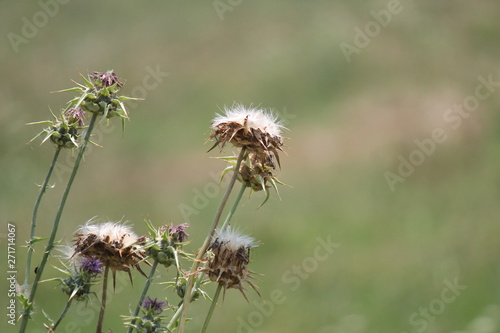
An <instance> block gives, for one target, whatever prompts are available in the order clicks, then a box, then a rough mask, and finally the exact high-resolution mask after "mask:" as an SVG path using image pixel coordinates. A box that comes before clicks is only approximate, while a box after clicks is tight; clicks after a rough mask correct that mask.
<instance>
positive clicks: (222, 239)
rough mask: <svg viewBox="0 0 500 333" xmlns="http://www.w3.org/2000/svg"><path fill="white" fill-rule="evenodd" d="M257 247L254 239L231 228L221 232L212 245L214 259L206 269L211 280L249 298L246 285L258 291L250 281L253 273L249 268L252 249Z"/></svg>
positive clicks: (211, 259)
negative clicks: (236, 290)
mask: <svg viewBox="0 0 500 333" xmlns="http://www.w3.org/2000/svg"><path fill="white" fill-rule="evenodd" d="M256 246H257V244H256V243H255V241H254V239H253V238H252V237H249V236H245V235H241V234H240V233H239V232H237V231H234V230H231V229H230V228H227V229H225V230H224V231H221V232H219V233H218V234H217V235H216V238H215V240H214V241H213V242H212V244H211V245H210V250H211V251H212V253H213V257H212V258H210V260H209V262H208V265H207V267H206V268H205V270H206V272H207V273H208V276H209V278H210V280H212V281H214V282H217V283H219V284H220V285H222V287H224V290H226V289H229V288H235V289H238V290H239V291H241V293H242V294H243V296H244V297H245V299H246V298H247V297H246V295H245V292H244V290H245V287H244V285H243V284H244V283H247V284H249V285H250V286H251V287H252V288H253V289H254V290H255V291H257V287H256V286H255V285H254V284H253V283H252V281H251V280H250V279H251V278H252V273H253V272H252V271H251V270H249V269H248V268H247V265H248V264H249V263H250V249H251V248H253V247H256ZM257 293H258V291H257ZM247 300H248V299H247Z"/></svg>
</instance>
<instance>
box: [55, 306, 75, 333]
mask: <svg viewBox="0 0 500 333" xmlns="http://www.w3.org/2000/svg"><path fill="white" fill-rule="evenodd" d="M71 302H73V298H70V299H68V302H66V305H65V306H64V309H63V311H62V312H61V315H60V316H59V319H57V321H56V322H55V324H54V325H52V327H51V328H50V330H49V332H55V331H56V328H57V326H59V324H60V323H61V321H62V320H63V318H64V316H65V315H66V312H68V310H69V307H70V306H71Z"/></svg>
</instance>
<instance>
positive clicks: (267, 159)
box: [178, 104, 284, 333]
mask: <svg viewBox="0 0 500 333" xmlns="http://www.w3.org/2000/svg"><path fill="white" fill-rule="evenodd" d="M282 129H284V127H283V126H282V125H281V123H280V122H278V121H277V119H276V117H275V116H274V115H273V114H271V113H269V112H265V111H264V110H261V109H257V108H245V107H244V106H243V105H240V104H236V105H235V106H234V107H233V108H230V109H227V108H226V109H225V113H224V114H223V115H221V114H218V115H217V116H216V117H215V119H214V120H213V122H212V134H211V135H210V139H213V140H215V143H214V145H213V146H212V147H211V148H210V149H209V151H210V150H212V149H214V148H215V147H217V146H219V145H220V147H221V149H222V148H224V146H225V145H226V144H227V143H231V144H232V145H233V146H234V147H236V148H239V149H240V152H239V154H238V157H237V158H236V159H235V162H234V164H233V166H232V171H233V175H232V177H231V180H230V182H229V185H228V187H227V189H226V192H225V194H224V197H223V198H222V201H221V203H220V205H219V208H218V210H217V212H216V214H215V217H214V220H213V222H212V226H211V228H210V230H209V232H208V235H207V237H206V238H205V241H204V243H203V245H202V247H201V248H200V249H199V250H198V254H197V256H196V260H195V261H194V263H193V265H192V267H191V271H190V273H189V279H188V282H187V286H186V295H185V296H184V302H183V310H182V315H181V318H180V322H179V329H178V332H179V333H183V332H184V330H185V326H186V321H187V314H188V310H189V304H190V302H191V299H192V293H193V286H194V285H195V283H196V282H197V281H200V280H201V279H203V272H204V271H205V269H201V270H200V269H199V266H200V263H202V262H204V258H205V255H206V252H207V250H209V248H211V249H220V244H217V243H214V242H213V237H214V234H215V232H216V229H217V227H218V225H219V221H220V217H221V215H222V212H223V210H224V207H225V205H226V203H227V200H228V198H229V195H230V194H231V191H232V190H233V187H234V184H235V181H236V179H240V181H241V182H242V187H241V189H240V192H239V193H238V195H237V197H236V200H235V202H234V204H233V206H232V207H231V209H230V211H229V214H228V216H227V218H226V220H225V222H224V224H223V226H222V228H221V229H220V231H219V232H220V233H223V232H224V231H225V230H226V228H227V227H228V226H229V225H230V221H231V219H232V217H233V215H234V212H235V210H236V207H237V206H238V204H239V202H240V199H241V197H242V195H243V192H244V191H245V189H246V188H247V187H251V188H252V189H253V188H254V187H255V188H259V189H261V188H262V189H267V182H268V181H270V182H274V180H275V177H274V175H273V173H272V170H274V169H275V166H274V162H273V158H276V161H277V163H278V165H279V164H280V160H279V155H278V153H279V152H280V151H283V149H282V147H283V137H282V136H281V130H282ZM245 160H248V164H247V166H246V167H245V164H243V161H245ZM252 161H253V162H254V163H255V162H257V163H260V166H257V165H255V164H251V163H252ZM242 167H243V168H242ZM227 171H228V170H227V169H226V170H225V172H227ZM242 171H243V172H242ZM223 175H224V173H223ZM259 177H260V178H259ZM255 184H258V186H254V185H255ZM266 193H267V197H268V195H269V192H268V191H267V190H266ZM267 197H266V199H265V201H267ZM212 263H213V262H212ZM209 266H210V265H209ZM211 272H212V271H211ZM212 275H213V274H212ZM221 277H222V275H221ZM212 278H213V276H212ZM246 280H248V279H246ZM248 281H249V280H248ZM228 285H230V284H226V288H228ZM234 285H235V286H236V285H239V286H241V284H234ZM252 286H254V285H253V284H252ZM221 287H222V286H221V284H219V287H218V288H217V291H216V294H215V296H214V299H213V301H212V302H213V304H212V307H211V309H210V312H209V314H208V316H207V320H206V321H205V325H204V328H203V329H202V331H205V330H206V327H207V326H208V323H209V321H210V318H211V314H212V312H213V307H214V304H215V303H216V302H217V298H218V296H219V294H220V289H221ZM240 291H243V290H242V289H240Z"/></svg>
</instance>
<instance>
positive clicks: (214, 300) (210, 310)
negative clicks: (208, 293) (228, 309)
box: [201, 284, 222, 333]
mask: <svg viewBox="0 0 500 333" xmlns="http://www.w3.org/2000/svg"><path fill="white" fill-rule="evenodd" d="M221 290H222V284H218V285H217V289H216V290H215V295H214V298H213V300H212V304H211V305H210V309H209V310H208V313H207V318H205V323H204V324H203V327H202V328H201V333H205V332H206V330H207V328H208V324H209V323H210V319H212V314H213V313H214V310H215V306H216V305H217V300H218V299H219V296H220V291H221Z"/></svg>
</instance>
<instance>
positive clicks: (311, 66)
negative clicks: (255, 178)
mask: <svg viewBox="0 0 500 333" xmlns="http://www.w3.org/2000/svg"><path fill="white" fill-rule="evenodd" d="M61 2H62V1H61ZM66 2H67V3H65V4H62V3H59V2H54V1H52V2H50V1H46V2H44V1H41V2H14V1H8V2H3V3H2V10H1V13H0V30H1V32H2V39H1V49H0V57H1V63H2V65H1V66H0V77H1V80H0V104H1V106H2V111H1V112H0V126H1V128H0V151H1V155H0V156H1V157H0V170H1V176H0V219H1V228H2V229H1V230H0V237H1V238H0V246H1V251H0V253H2V254H3V255H2V256H3V258H2V259H1V262H2V263H1V265H2V266H1V267H2V272H1V273H0V278H1V280H0V286H1V292H2V294H1V296H0V299H1V308H2V309H4V310H3V311H6V310H5V307H6V306H7V297H6V293H7V291H6V268H5V267H6V258H5V256H6V255H5V253H6V238H5V237H6V233H7V222H13V223H15V224H16V226H17V265H18V270H19V280H22V279H23V278H24V276H23V275H24V274H23V268H24V262H25V257H26V255H25V253H26V249H25V248H23V247H22V245H23V244H24V242H25V241H26V240H27V238H28V232H29V225H30V219H31V213H32V207H33V204H34V201H35V198H36V195H37V186H36V184H40V183H41V182H42V180H43V178H44V176H45V174H46V172H47V169H48V166H49V163H50V160H51V158H52V154H53V147H52V146H51V145H50V144H48V143H47V144H44V145H42V146H40V145H39V141H36V142H33V143H29V144H26V143H27V142H28V141H29V140H30V139H31V138H32V137H33V136H35V134H36V133H38V132H39V131H40V130H41V129H42V127H40V126H26V125H25V124H26V123H28V122H32V121H40V120H46V119H49V118H50V113H49V108H51V109H52V110H58V109H60V108H62V107H64V106H65V103H66V101H67V100H69V99H70V98H71V97H73V95H72V94H71V93H65V94H51V93H50V92H52V91H56V90H60V89H63V88H68V87H71V86H73V83H72V82H71V80H76V81H79V80H80V79H79V73H83V74H88V73H91V72H93V71H106V70H108V69H114V71H115V72H116V73H117V74H118V76H119V77H121V78H122V79H125V80H126V85H125V87H124V88H123V90H122V92H123V93H124V94H125V95H132V96H135V97H144V98H145V100H144V101H141V102H138V103H131V104H129V111H130V115H131V121H130V122H127V124H126V131H125V134H124V135H123V136H122V134H121V130H120V126H119V122H118V121H117V120H115V119H113V121H112V122H111V127H110V128H108V129H106V127H102V128H101V131H100V133H101V134H102V135H99V136H96V137H94V139H95V141H97V142H98V143H99V144H100V145H102V147H103V148H97V147H95V148H93V149H92V150H91V151H90V152H89V154H88V155H87V157H86V159H85V164H84V165H82V167H81V169H80V172H79V174H78V177H77V180H76V182H75V184H74V188H73V191H72V193H71V194H70V197H69V200H68V204H67V208H66V210H65V212H64V214H63V220H62V226H61V228H60V230H59V234H58V238H60V239H62V240H63V242H71V240H72V234H73V232H74V231H75V230H76V228H77V227H78V226H79V225H81V224H82V223H84V222H85V221H86V220H88V219H90V218H92V217H97V218H98V219H101V220H102V221H104V220H113V221H115V220H124V221H125V220H126V221H130V222H129V223H130V224H132V225H133V226H134V229H135V230H136V232H137V233H139V234H144V233H145V232H146V228H145V225H144V223H143V220H144V218H150V219H151V220H152V221H153V222H154V223H155V224H157V225H160V224H162V223H168V224H169V223H174V224H177V223H181V222H189V223H190V224H191V229H190V234H191V241H192V243H191V245H190V247H189V249H191V250H194V249H196V248H197V247H198V246H199V245H200V244H201V242H202V239H203V236H204V235H205V234H206V232H207V231H208V228H209V225H210V223H211V220H212V217H213V214H214V212H215V210H216V207H217V205H218V203H219V200H220V198H221V196H222V192H218V193H216V194H217V195H212V197H211V198H208V200H207V201H206V202H203V204H200V205H199V206H198V208H195V210H196V212H195V213H193V214H191V215H189V216H187V214H183V213H182V211H181V209H180V208H181V207H186V206H189V207H195V206H194V205H195V203H194V202H193V200H196V193H198V191H200V192H202V193H203V191H205V190H206V188H207V186H208V187H210V188H212V189H213V184H214V175H215V174H217V173H218V172H220V171H221V170H222V169H223V168H224V167H225V165H224V163H223V162H222V161H220V160H216V159H213V158H212V157H214V156H219V155H220V154H219V152H218V151H212V152H210V153H208V154H207V153H206V151H207V149H208V148H209V144H206V143H205V141H206V139H207V137H208V136H209V133H210V132H209V125H210V121H211V119H212V117H213V116H214V114H215V113H217V112H220V110H221V109H222V108H223V107H224V106H231V105H232V104H233V103H234V102H235V101H236V102H241V103H244V104H245V105H253V106H260V107H265V108H272V109H274V111H275V112H276V113H277V114H278V115H279V116H280V117H281V118H282V119H283V121H284V123H285V125H286V126H287V127H288V128H289V131H287V132H286V133H285V135H286V136H287V137H289V138H290V139H288V140H286V151H287V156H285V155H283V157H282V169H281V170H280V171H279V176H280V179H281V180H282V181H284V182H285V183H287V184H290V185H292V186H293V188H288V187H281V191H280V194H281V199H282V200H279V198H278V196H277V195H275V194H274V193H273V195H272V198H271V200H270V201H269V202H268V203H267V204H266V205H264V206H263V207H262V208H260V209H256V208H257V207H258V205H259V204H260V202H261V200H263V196H262V195H261V194H259V193H257V194H255V195H254V196H252V197H251V198H248V197H247V196H246V197H245V198H244V199H243V205H242V206H241V207H240V209H239V210H238V211H237V213H236V216H235V220H234V221H235V223H236V224H237V225H238V226H239V227H240V228H241V229H242V230H244V231H245V232H247V233H249V234H251V235H253V236H254V237H255V238H256V239H258V240H259V241H260V242H261V246H260V247H259V248H258V249H256V250H255V251H254V252H253V262H252V264H251V268H252V269H253V270H254V271H256V272H259V273H262V274H263V275H262V276H259V278H258V281H257V284H258V285H259V287H260V293H261V294H262V296H263V298H264V299H270V297H271V296H270V295H271V294H272V292H273V291H274V290H279V291H280V292H282V294H283V298H281V300H282V302H281V303H280V304H274V307H273V308H272V309H271V307H270V306H268V307H267V308H265V309H263V310H262V309H261V308H260V307H259V306H257V305H256V303H261V302H262V300H261V299H260V298H259V297H258V296H257V295H256V294H255V293H254V292H252V291H251V290H249V291H248V293H247V294H248V297H249V299H250V302H249V303H247V302H246V301H245V300H244V298H243V297H241V295H240V294H239V293H238V292H237V291H233V290H230V291H228V292H227V293H226V296H225V299H224V301H223V302H221V305H220V307H218V308H217V310H216V312H215V315H214V318H213V321H212V323H211V325H210V331H212V332H261V333H264V332H315V333H328V332H334V333H337V332H338V333H364V332H371V333H378V332H380V333H386V332H460V333H465V332H467V333H493V332H500V319H499V318H500V284H499V277H500V266H499V260H498V258H499V251H500V244H499V241H498V240H499V238H500V237H499V236H500V227H499V222H500V220H499V216H500V208H499V204H498V203H499V202H500V193H499V187H498V186H499V181H500V179H499V178H500V172H499V167H498V166H499V164H500V157H499V156H500V155H499V154H498V152H499V151H500V125H499V120H500V117H499V111H500V87H499V84H498V83H496V86H493V87H490V88H491V90H492V92H491V94H490V95H489V96H488V97H487V98H485V99H484V100H482V101H480V103H479V105H478V107H477V108H475V111H473V112H470V113H469V112H467V113H464V116H460V117H459V118H456V117H458V116H457V115H458V114H456V113H455V114H453V116H454V117H455V118H454V119H455V120H454V121H453V122H451V121H450V120H448V121H447V120H446V119H445V117H446V115H448V116H451V115H452V114H451V113H449V112H453V111H450V110H451V108H453V106H454V105H463V103H464V101H465V100H466V99H467V98H468V97H469V96H473V95H474V93H475V89H476V87H478V85H479V84H480V79H479V77H483V78H486V79H487V78H488V77H489V76H491V80H492V81H494V82H499V81H500V71H499V61H498V59H499V55H500V43H499V38H500V21H499V20H498V13H499V12H500V3H498V2H495V1H481V2H472V1H419V2H417V1H408V0H401V2H400V3H399V6H398V5H397V4H398V2H396V1H385V0H384V1H310V2H305V1H282V0H280V1H273V2H269V1H232V2H231V1H228V0H221V1H215V2H211V1H207V2H169V1H85V2H83V1H80V2H78V1H71V2H68V1H66ZM41 3H51V4H52V7H45V8H46V9H44V6H42V5H41ZM54 4H57V6H55V7H54ZM391 6H395V7H391ZM388 7H389V8H392V9H393V10H394V11H395V12H394V13H393V14H391V17H390V21H387V23H388V24H385V25H386V26H385V27H381V28H380V29H379V30H380V31H377V26H376V25H374V24H373V23H370V22H375V19H374V16H373V13H371V11H375V12H376V13H380V12H381V11H383V10H385V11H387V9H388ZM47 8H49V9H47ZM395 8H396V9H395ZM47 11H48V12H49V14H51V15H47V14H44V13H47ZM40 13H41V14H40ZM44 17H45V18H47V19H46V20H45V19H44ZM34 19H35V23H37V25H39V27H38V28H36V31H35V32H34V31H31V32H30V31H29V29H28V28H24V29H25V30H24V34H25V35H24V37H23V27H24V26H25V25H26V24H27V23H26V22H31V23H33V22H34V21H33V20H34ZM386 20H388V19H387V17H386ZM367 24H368V27H371V29H374V30H372V36H373V37H369V40H368V41H367V40H365V44H367V45H363V47H360V48H359V49H358V50H357V51H356V53H353V54H351V56H350V57H349V58H350V59H349V60H350V61H348V59H347V58H346V56H345V54H344V53H343V51H342V49H341V45H346V44H342V43H347V44H350V45H356V44H354V39H355V36H356V34H357V32H356V31H357V30H356V29H361V30H364V29H365V28H366V27H367ZM370 24H371V26H370ZM26 29H28V30H26ZM13 34H16V35H17V36H18V37H19V38H25V37H26V39H24V40H22V42H21V43H20V44H15V43H14V44H13V43H12V38H14V37H13V36H14V35H13ZM26 34H27V35H26ZM358 34H359V33H358ZM9 36H10V37H9ZM358 38H359V37H358ZM358 46H359V44H358ZM151 71H152V72H155V71H156V72H159V73H161V74H159V75H157V77H156V80H154V79H152V76H151V74H150V72H151ZM167 73H168V74H167ZM148 75H149V76H148ZM482 89H483V90H482V92H485V91H487V90H484V88H482ZM469 100H470V98H469ZM457 119H458V120H457ZM459 120H460V124H459V125H458V121H459ZM452 125H455V126H452ZM439 128H441V129H442V130H443V131H444V133H445V135H446V140H445V142H443V143H436V144H435V147H434V148H433V151H432V153H430V154H428V155H425V157H424V159H423V161H422V163H421V164H420V165H418V166H416V167H415V168H414V169H415V170H414V171H413V173H412V174H411V175H409V176H408V177H404V178H403V179H402V180H404V181H396V183H395V184H394V188H393V189H391V186H390V185H389V184H388V182H387V181H386V175H387V174H386V173H387V172H391V173H394V174H397V173H398V167H399V165H400V161H401V159H405V160H408V159H409V157H410V155H411V154H413V156H414V157H415V156H417V155H418V154H419V153H416V152H415V151H417V150H418V149H419V146H418V145H417V144H416V140H419V141H422V140H424V141H425V140H427V141H426V142H428V140H429V139H430V138H432V132H433V131H434V130H435V129H439ZM105 132H106V133H105ZM429 149H430V148H429ZM230 153H232V151H231V149H230V148H226V150H225V151H224V152H223V153H222V155H224V154H230ZM422 156H423V155H422ZM72 158H73V157H72V155H71V152H69V151H67V152H64V154H63V156H62V159H63V161H64V163H63V166H64V165H66V166H70V165H71V161H72ZM64 170H65V169H64V168H62V169H61V170H60V177H61V178H60V179H54V180H53V182H52V183H54V185H55V187H54V189H52V190H50V191H49V193H48V194H47V195H46V197H45V198H44V201H43V204H42V208H41V211H40V217H39V228H38V232H37V234H38V235H39V236H42V237H43V236H47V235H48V232H49V229H50V226H51V224H52V219H53V216H54V214H55V210H56V207H57V203H58V200H59V198H60V195H61V192H62V189H63V187H64V184H65V181H66V179H67V175H68V174H67V172H65V171H64ZM400 180H401V179H400ZM318 237H320V238H322V239H324V240H327V239H330V240H331V241H332V242H334V243H337V244H339V245H340V246H339V247H337V248H335V250H334V251H333V253H331V254H329V256H328V257H327V259H326V260H324V261H318V260H316V259H314V255H315V249H316V247H317V246H318V244H320V243H319V241H318ZM41 252H42V247H40V246H39V247H38V248H37V252H36V258H37V260H39V258H40V255H41ZM51 264H52V265H58V264H59V263H58V261H57V260H56V259H55V258H54V259H53V260H52V261H51ZM303 265H305V266H303ZM294 267H295V268H294ZM296 267H299V268H300V267H302V268H301V269H305V271H303V272H305V273H303V272H302V273H298V272H297V271H296V269H297V268H296ZM173 274H174V272H173V270H169V271H166V270H160V272H159V277H158V280H157V281H164V280H166V279H170V278H172V276H173ZM55 276H57V271H56V270H55V269H52V268H49V269H47V270H46V272H45V278H50V277H55ZM291 278H293V279H294V280H293V281H295V282H294V283H292V282H290V280H289V279H291ZM127 279H128V278H127V277H126V275H125V274H122V276H119V282H118V286H119V288H117V291H116V293H115V294H112V296H110V297H111V298H112V301H111V303H110V306H109V309H108V310H109V311H108V312H107V314H106V320H105V325H104V327H105V328H111V329H112V330H113V332H121V331H123V326H122V320H121V319H120V317H119V316H120V315H126V314H128V313H129V309H130V308H131V307H132V306H134V304H135V302H136V300H137V297H138V295H139V293H140V291H141V289H142V285H143V281H144V279H143V278H142V277H141V276H140V275H139V274H136V272H134V280H135V284H134V286H133V288H132V287H131V286H130V284H129V283H128V280H127ZM456 281H458V284H459V285H460V286H465V287H466V288H465V287H461V288H462V289H461V290H458V291H455V292H456V297H455V298H454V299H453V301H450V300H449V298H443V295H445V296H450V295H453V294H450V293H449V292H450V290H447V288H449V287H447V286H448V285H447V283H454V282H456ZM299 282H300V283H299ZM463 288H465V289H463ZM97 291H98V289H97ZM98 292H99V291H98ZM209 293H210V294H212V293H213V286H210V287H209ZM151 294H152V295H155V296H157V297H159V298H165V297H168V301H170V302H171V303H176V302H177V301H178V299H177V298H176V297H175V296H173V295H172V293H171V291H170V290H167V289H165V288H164V287H163V286H155V287H154V288H153V289H152V293H151ZM65 299H66V297H65V296H64V295H63V293H62V292H61V291H60V289H59V287H58V286H57V284H56V283H54V282H52V283H49V282H48V283H45V284H43V285H42V287H41V289H40V290H39V294H38V302H37V313H36V315H35V317H34V319H35V320H36V323H31V324H30V327H29V331H30V332H45V329H44V328H43V325H42V323H43V321H44V318H43V315H42V311H41V310H42V308H43V309H44V310H45V311H46V312H47V313H49V314H50V315H51V316H52V317H57V316H58V314H59V312H60V311H61V309H62V306H63V304H64V302H65ZM445 300H447V301H446V302H445ZM208 304H209V303H208V302H207V301H198V302H196V303H194V305H193V306H192V307H191V312H190V314H191V315H192V316H195V319H194V320H193V321H192V322H191V323H190V325H189V326H188V327H189V331H190V332H197V331H199V329H200V327H201V324H202V322H203V318H204V316H205V313H206V311H207V308H208ZM97 306H98V301H97V299H94V304H93V307H94V308H96V307H97ZM426 309H427V310H426ZM426 313H428V314H427V315H426ZM96 317H97V316H96V312H95V310H93V308H92V306H90V307H89V308H85V307H84V306H79V307H73V308H72V309H71V310H70V311H69V313H68V316H67V318H66V321H65V323H66V324H64V325H62V326H61V329H60V330H58V331H60V332H93V331H94V330H95V321H96ZM243 322H244V323H245V324H242V323H243ZM75 323H76V324H75ZM0 327H2V331H3V332H10V331H13V332H14V331H15V330H14V329H12V327H11V326H10V325H7V323H6V316H5V315H4V314H2V319H1V323H0ZM4 328H5V329H4Z"/></svg>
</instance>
